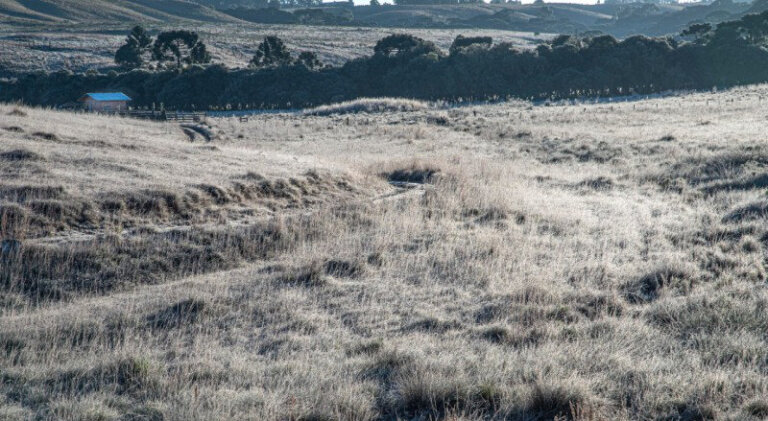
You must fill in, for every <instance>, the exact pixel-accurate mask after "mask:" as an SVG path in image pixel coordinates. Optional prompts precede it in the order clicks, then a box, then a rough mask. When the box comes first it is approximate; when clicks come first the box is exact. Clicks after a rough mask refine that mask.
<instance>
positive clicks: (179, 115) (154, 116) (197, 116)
mask: <svg viewBox="0 0 768 421" xmlns="http://www.w3.org/2000/svg"><path fill="white" fill-rule="evenodd" d="M118 114H119V115H120V116H122V117H131V118H140V119H144V120H160V121H181V122H193V121H200V120H202V119H203V117H205V113H204V112H188V111H143V110H130V111H121V112H119V113H118Z"/></svg>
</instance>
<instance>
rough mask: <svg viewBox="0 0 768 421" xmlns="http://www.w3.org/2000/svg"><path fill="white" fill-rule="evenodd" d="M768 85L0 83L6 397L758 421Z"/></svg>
mask: <svg viewBox="0 0 768 421" xmlns="http://www.w3.org/2000/svg"><path fill="white" fill-rule="evenodd" d="M766 98H768V86H753V87H747V88H740V89H735V90H732V91H728V92H720V93H699V94H690V95H685V96H678V97H668V98H660V99H650V100H644V101H636V102H624V103H606V104H576V105H564V106H532V105H531V104H529V103H526V102H511V103H505V104H495V105H479V106H470V107H462V108H454V109H438V108H435V107H433V106H430V105H429V104H414V103H404V102H398V101H396V100H393V101H390V102H387V103H383V104H379V103H377V102H376V101H372V100H371V101H367V102H363V103H361V104H345V105H343V106H340V107H338V110H334V109H333V108H332V107H324V108H323V109H322V110H319V111H318V112H308V113H303V114H291V115H288V114H276V115H263V116H256V117H252V118H251V119H250V120H249V121H248V122H239V121H238V120H237V119H209V121H208V122H207V123H206V124H202V125H198V126H193V127H186V128H184V130H182V128H180V127H179V126H178V125H173V124H170V123H167V124H166V123H151V122H141V121H132V120H125V119H116V118H110V117H102V116H91V115H83V114H77V115H76V114H67V113H61V112H55V111H48V110H40V109H30V108H17V107H14V106H11V105H0V171H1V172H2V176H1V177H0V215H2V218H0V219H1V220H2V223H1V224H0V226H1V227H2V237H3V239H4V241H3V247H2V250H3V251H2V255H0V258H1V259H2V260H0V265H1V266H0V270H1V271H0V285H2V288H0V419H7V420H17V419H87V420H139V419H141V420H195V419H200V420H203V419H238V420H240V419H253V420H336V419H341V420H395V419H417V420H427V419H453V420H480V419H494V420H497V419H498V420H500V419H511V420H518V419H520V420H535V419H540V420H545V419H546V420H552V419H561V420H562V419H578V420H603V419H604V420H617V419H619V420H621V419H627V420H629V419H637V420H639V419H668V420H702V419H734V420H735V419H739V420H742V419H763V418H765V417H766V416H768V380H767V379H768V377H766V370H768V360H767V359H766V354H765V350H766V347H768V334H767V333H766V326H768V312H766V308H767V307H768V289H766V267H765V265H766V246H767V245H766V242H768V229H767V228H766V223H765V222H766V220H765V217H766V215H767V214H768V200H767V199H766V186H768V181H767V180H768V179H766V175H765V174H766V167H767V166H768V145H767V144H766V143H765V125H766V120H765V118H766V115H765V101H766ZM361 110H371V111H376V112H371V113H363V112H359V111H361ZM394 110H400V111H394ZM403 110H405V111H403ZM334 111H338V112H334ZM353 111H358V112H357V113H353ZM339 112H343V113H339ZM206 138H209V139H210V141H206V140H204V139H206Z"/></svg>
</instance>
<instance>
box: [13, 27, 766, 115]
mask: <svg viewBox="0 0 768 421" xmlns="http://www.w3.org/2000/svg"><path fill="white" fill-rule="evenodd" d="M697 25H698V24H697ZM683 34H684V36H685V37H687V38H689V39H690V40H691V41H692V42H686V41H678V40H676V39H674V38H668V37H664V38H648V37H644V36H632V37H629V38H626V39H624V40H621V41H620V40H617V39H615V38H613V37H612V36H609V35H597V34H593V35H591V36H575V35H561V36H558V37H555V38H553V39H552V40H550V41H548V42H545V43H542V44H540V45H538V46H537V47H536V48H535V49H524V50H521V49H518V48H516V47H515V46H514V45H512V44H509V43H504V42H502V43H494V42H493V39H491V38H490V37H464V36H459V37H456V39H455V40H454V42H453V44H452V45H451V48H450V51H448V54H446V52H444V51H442V50H441V49H440V48H438V47H437V46H436V45H435V44H434V43H432V42H430V41H427V40H424V39H421V38H418V37H415V36H413V35H409V34H392V35H389V36H387V37H385V38H383V39H381V40H380V41H379V42H377V43H376V45H375V46H374V47H373V51H372V54H371V55H369V56H367V57H360V58H357V59H353V60H350V61H348V62H347V63H345V64H344V65H342V66H338V67H323V66H322V65H321V63H320V62H319V60H318V58H317V56H316V55H315V54H314V53H312V52H300V53H299V54H298V55H297V56H293V55H292V54H291V52H290V51H289V50H288V47H287V46H286V45H285V43H284V42H283V41H282V40H280V39H279V38H277V37H274V36H269V37H266V38H265V39H264V40H263V41H262V42H261V43H260V44H259V45H258V46H256V53H255V54H254V57H253V60H252V61H251V65H250V66H249V67H248V68H246V69H227V68H225V67H224V66H221V65H207V66H203V65H200V64H195V61H197V60H198V58H199V57H200V53H199V49H198V50H197V52H196V49H195V46H196V45H198V43H199V42H200V41H199V40H198V39H197V38H196V37H186V36H180V35H179V34H175V33H174V32H171V33H169V35H162V34H161V35H159V36H158V37H157V39H155V40H153V41H152V42H150V41H149V38H148V36H146V34H145V33H143V32H142V31H141V30H138V29H134V31H131V34H130V35H129V37H128V39H127V41H126V45H127V47H126V46H123V47H121V49H128V50H129V52H130V53H133V52H137V51H138V52H139V55H141V56H142V57H162V60H164V61H166V62H168V63H171V65H172V66H177V67H181V69H180V70H177V69H175V68H171V69H168V70H161V71H154V72H153V71H148V70H147V69H137V70H133V71H128V72H124V73H117V72H114V73H111V74H108V75H100V74H97V73H89V74H72V73H68V72H56V73H49V74H45V73H30V74H25V75H19V76H18V77H17V78H16V79H14V80H10V79H9V80H4V81H0V101H23V102H26V103H29V104H33V105H57V104H61V103H65V102H69V101H72V99H73V98H77V97H78V96H80V95H81V94H82V93H83V92H87V91H96V90H104V89H110V90H111V89H115V90H118V89H119V90H121V91H124V92H125V93H127V94H128V95H129V96H131V97H132V98H134V104H135V105H150V104H153V103H156V104H157V103H163V104H165V105H166V107H168V108H182V109H191V108H195V109H207V108H226V107H232V106H242V104H246V105H245V106H250V107H260V108H273V107H305V106H313V105H320V104H323V103H329V102H337V101H343V100H349V99H353V98H358V97H376V96H392V97H398V96H399V97H409V98H419V99H427V100H434V99H444V100H460V99H465V100H466V99H487V98H504V97H518V98H538V99H545V98H547V99H553V98H554V99H556V98H568V97H576V96H606V95H626V94H632V93H638V94H646V93H653V92H659V91H664V90H670V89H711V88H713V87H727V86H734V85H738V84H748V83H761V82H766V81H768V73H767V72H766V71H765V69H766V68H768V48H766V45H768V12H766V13H763V14H760V15H749V16H745V17H744V18H743V19H740V20H738V21H732V22H725V23H722V24H719V25H717V26H715V27H711V26H707V25H698V26H694V25H692V26H691V27H689V28H687V29H686V30H685V31H683ZM150 46H151V47H150ZM123 53H125V51H123V52H122V53H121V52H118V55H121V54H123ZM126 55H129V56H130V54H126ZM196 57H197V58H196ZM138 62H141V61H140V60H133V61H131V63H138ZM187 63H191V64H188V65H185V64H187ZM235 104H239V105H235Z"/></svg>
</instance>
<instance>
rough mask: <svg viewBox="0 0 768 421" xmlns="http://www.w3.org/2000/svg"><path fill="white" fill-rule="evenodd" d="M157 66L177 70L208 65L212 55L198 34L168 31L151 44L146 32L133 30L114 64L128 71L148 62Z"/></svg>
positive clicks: (137, 27) (140, 29) (139, 28)
mask: <svg viewBox="0 0 768 421" xmlns="http://www.w3.org/2000/svg"><path fill="white" fill-rule="evenodd" d="M153 61H154V62H155V63H157V64H158V65H164V64H168V63H172V64H173V65H175V66H176V67H177V68H181V67H182V66H184V65H190V64H205V63H210V61H211V55H210V54H209V53H208V50H207V48H206V46H205V44H204V43H203V42H202V41H201V40H200V38H199V36H198V35H197V33H195V32H192V31H185V30H179V31H168V32H162V33H160V34H159V35H158V36H157V38H155V40H154V41H153V40H152V38H151V37H150V36H149V34H148V33H147V31H146V30H145V29H144V28H142V27H141V26H136V27H134V28H133V29H132V30H131V33H130V34H128V37H127V38H126V40H125V44H123V45H122V46H121V47H120V48H119V49H118V50H117V52H116V53H115V63H117V64H119V65H120V66H122V67H124V68H127V69H136V68H139V67H142V66H144V65H148V64H150V63H151V62H153Z"/></svg>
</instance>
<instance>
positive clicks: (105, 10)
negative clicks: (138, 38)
mask: <svg viewBox="0 0 768 421" xmlns="http://www.w3.org/2000/svg"><path fill="white" fill-rule="evenodd" d="M0 20H2V21H6V22H9V23H17V24H28V23H29V24H34V23H52V22H61V23H66V22H93V21H174V20H195V21H203V22H231V21H237V19H235V18H233V17H231V16H229V15H226V14H224V13H220V12H217V11H215V10H213V9H211V8H208V7H205V6H202V5H200V4H198V3H194V2H189V1H184V0H88V1H82V0H23V1H22V0H0Z"/></svg>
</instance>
